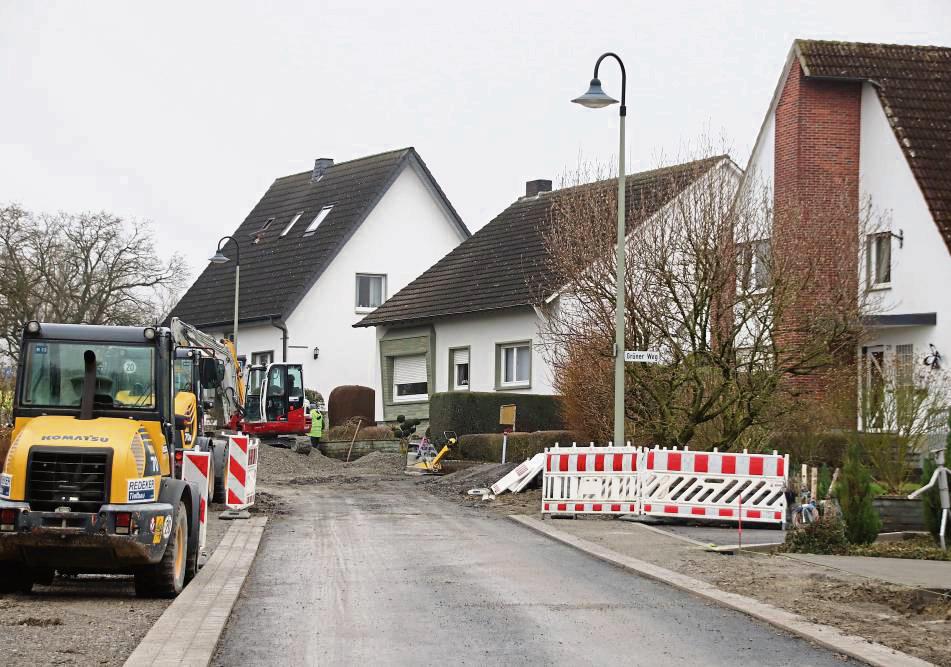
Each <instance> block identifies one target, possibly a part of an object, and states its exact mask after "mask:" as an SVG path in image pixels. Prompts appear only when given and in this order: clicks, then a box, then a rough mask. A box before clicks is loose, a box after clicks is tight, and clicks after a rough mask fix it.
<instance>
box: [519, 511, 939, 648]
mask: <svg viewBox="0 0 951 667" xmlns="http://www.w3.org/2000/svg"><path fill="white" fill-rule="evenodd" d="M508 518H509V519H510V520H512V521H514V522H515V523H519V524H521V525H523V526H525V527H526V528H529V529H531V530H534V531H535V532H538V533H541V534H542V535H545V536H547V537H550V538H551V539H553V540H556V541H558V542H561V543H562V544H567V545H568V546H570V547H574V548H575V549H578V550H579V551H582V552H584V553H586V554H588V555H590V556H593V557H595V558H597V559H599V560H602V561H604V562H606V563H611V564H612V565H616V566H618V567H621V568H623V569H625V570H629V571H631V572H634V573H635V574H639V575H642V576H645V577H648V578H649V579H653V580H655V581H659V582H662V583H665V584H668V585H670V586H673V587H675V588H679V589H680V590H682V591H686V592H688V593H691V594H693V595H697V596H699V597H702V598H705V599H707V600H710V601H711V602H715V603H716V604H718V605H721V606H724V607H729V608H730V609H735V610H736V611H739V612H742V613H744V614H746V615H748V616H752V617H753V618H756V619H758V620H760V621H763V622H765V623H769V624H770V625H773V626H775V627H777V628H780V629H781V630H784V631H786V632H789V633H790V634H794V635H798V636H799V637H802V638H804V639H807V640H809V641H810V642H813V643H814V644H818V645H819V646H822V647H825V648H827V649H829V650H831V651H835V652H836V653H841V654H843V655H847V656H849V657H852V658H855V659H856V660H861V661H862V662H865V663H868V664H869V665H874V666H875V667H928V666H929V665H932V663H930V662H926V661H924V660H921V659H920V658H916V657H914V656H912V655H908V654H907V653H902V652H901V651H896V650H894V649H891V648H888V647H887V646H883V645H882V644H877V643H875V642H871V641H869V640H867V639H863V638H862V637H857V636H855V635H848V634H845V633H844V632H842V631H840V630H838V629H837V628H834V627H832V626H829V625H820V624H818V623H812V622H810V621H807V620H806V619H804V618H803V617H801V616H799V615H798V614H793V613H791V612H788V611H786V610H784V609H779V608H778V607H774V606H772V605H770V604H766V603H765V602H760V601H759V600H754V599H752V598H748V597H745V596H743V595H737V594H736V593H729V592H727V591H724V590H721V589H719V588H717V587H716V586H713V585H712V584H708V583H706V582H704V581H700V580H699V579H693V578H691V577H688V576H685V575H682V574H679V573H677V572H673V571H672V570H667V569H665V568H662V567H659V566H657V565H653V564H652V563H648V562H646V561H642V560H638V559H637V558H632V557H630V556H625V555H624V554H621V553H618V552H617V551H614V550H613V549H608V548H606V547H603V546H601V545H599V544H595V543H594V542H589V541H588V540H585V539H582V538H579V537H575V536H574V535H570V534H568V533H566V532H564V531H561V530H558V529H557V528H552V527H550V526H548V525H546V524H545V523H544V522H542V521H539V520H538V519H534V518H532V517H529V516H518V515H510V516H509V517H508ZM932 667H933V666H932Z"/></svg>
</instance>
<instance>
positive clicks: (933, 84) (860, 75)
mask: <svg viewBox="0 0 951 667" xmlns="http://www.w3.org/2000/svg"><path fill="white" fill-rule="evenodd" d="M796 52H797V54H798V56H799V62H800V64H801V65H802V69H803V72H804V73H805V75H806V76H807V77H821V78H832V79H852V80H856V79H858V80H863V81H869V82H871V83H873V84H875V86H876V89H877V90H878V97H879V99H880V100H881V102H882V107H883V108H884V109H885V115H886V116H887V117H888V121H889V123H891V126H892V129H893V130H894V131H895V136H896V137H897V138H898V143H899V144H900V145H901V148H902V150H903V151H904V152H905V157H906V158H907V159H908V164H909V166H910V167H911V171H912V173H914V175H915V178H916V179H917V181H918V186H919V187H920V188H921V191H922V193H923V194H924V197H925V201H926V202H927V203H928V208H929V209H930V210H931V215H932V216H933V217H934V221H935V223H936V224H937V225H938V229H939V230H940V231H941V234H942V236H943V237H944V240H945V243H946V244H947V245H948V249H949V250H951V48H948V47H940V46H905V45H901V44H861V43H855V42H827V41H817V40H805V39H800V40H797V41H796Z"/></svg>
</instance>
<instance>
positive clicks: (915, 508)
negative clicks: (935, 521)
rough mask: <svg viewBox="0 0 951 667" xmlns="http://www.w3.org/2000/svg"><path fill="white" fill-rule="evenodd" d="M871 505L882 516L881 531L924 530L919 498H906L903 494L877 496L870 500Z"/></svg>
mask: <svg viewBox="0 0 951 667" xmlns="http://www.w3.org/2000/svg"><path fill="white" fill-rule="evenodd" d="M872 505H873V506H874V507H875V509H876V510H877V511H878V515H879V516H880V517H881V518H882V529H881V532H883V533H894V532H898V531H904V530H913V531H923V530H926V528H925V517H924V514H923V512H924V510H922V508H921V501H920V500H917V499H916V500H908V498H906V497H904V496H879V497H878V498H875V499H874V500H872Z"/></svg>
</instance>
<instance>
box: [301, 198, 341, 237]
mask: <svg viewBox="0 0 951 667" xmlns="http://www.w3.org/2000/svg"><path fill="white" fill-rule="evenodd" d="M333 208H334V206H333V204H331V205H330V206H324V207H323V208H322V209H320V211H319V212H318V213H317V215H316V216H314V219H313V220H312V221H311V223H310V224H309V225H307V229H305V230H304V236H311V235H313V233H314V232H316V231H317V228H318V227H320V223H322V222H323V221H324V218H326V217H327V216H328V215H330V212H331V211H332V210H333Z"/></svg>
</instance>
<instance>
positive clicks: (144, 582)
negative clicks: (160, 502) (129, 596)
mask: <svg viewBox="0 0 951 667" xmlns="http://www.w3.org/2000/svg"><path fill="white" fill-rule="evenodd" d="M188 551H189V550H188V514H187V513H186V511H185V504H184V503H182V502H179V503H178V508H177V509H176V510H175V514H174V515H173V516H172V533H171V535H169V538H168V544H167V545H166V546H165V553H164V554H162V560H160V561H159V562H158V563H155V564H154V565H140V566H138V567H136V568H135V572H134V573H135V594H136V596H138V597H140V598H173V597H175V596H176V595H178V594H179V593H181V592H182V589H183V588H184V587H185V572H186V570H187V569H188V568H187V562H188V556H189V553H188Z"/></svg>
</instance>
